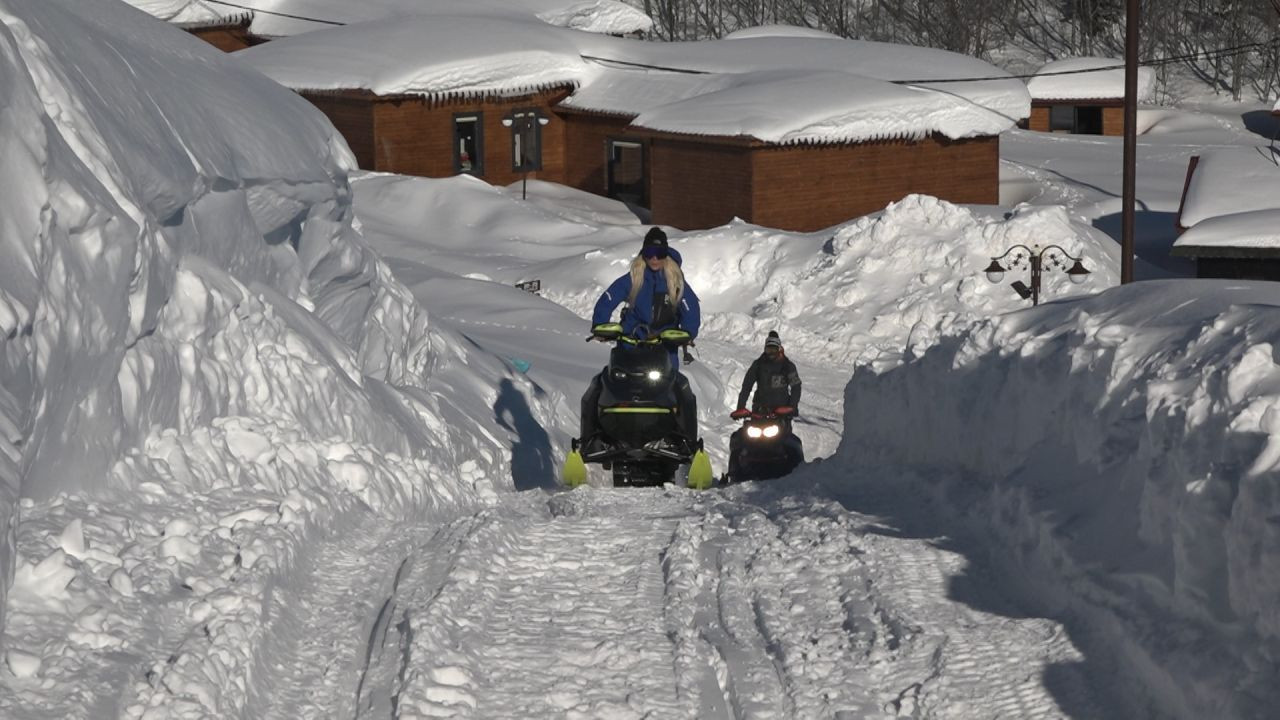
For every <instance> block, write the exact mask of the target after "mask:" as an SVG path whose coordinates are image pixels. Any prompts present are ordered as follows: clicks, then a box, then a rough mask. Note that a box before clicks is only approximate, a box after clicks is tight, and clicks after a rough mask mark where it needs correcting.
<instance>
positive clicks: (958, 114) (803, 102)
mask: <svg viewBox="0 0 1280 720" xmlns="http://www.w3.org/2000/svg"><path fill="white" fill-rule="evenodd" d="M713 77H716V78H717V79H720V80H723V81H725V82H724V84H725V87H723V88H720V89H716V90H710V91H708V92H704V93H701V94H697V95H694V96H693V97H690V98H687V99H684V100H680V101H677V102H673V103H670V104H666V105H662V106H659V107H655V108H653V109H652V110H648V111H645V112H642V113H640V114H639V116H637V117H636V118H635V120H633V121H632V124H633V125H636V126H639V127H644V128H649V129H652V130H663V131H667V132H677V133H690V134H696V135H731V136H735V135H744V136H750V137H754V138H759V139H760V140H764V141H767V142H773V143H779V144H790V143H804V142H831V141H833V140H860V141H865V140H882V139H888V138H902V137H911V138H918V137H922V136H925V135H928V134H929V133H930V132H931V131H941V132H945V134H947V135H949V136H952V137H967V136H974V135H996V134H999V133H1000V132H1001V131H1003V130H1005V129H1007V127H1008V125H1007V123H1005V122H1004V120H1003V119H1002V118H1001V117H1000V116H999V115H996V114H995V113H992V112H990V111H988V110H986V109H984V108H981V107H977V106H975V105H973V104H972V103H967V102H965V101H964V100H962V99H958V98H955V97H952V96H950V95H946V94H943V93H938V92H934V91H932V90H923V89H919V88H913V87H908V86H905V85H894V84H892V83H886V82H883V81H881V80H874V79H871V78H866V77H862V76H859V75H851V74H849V73H842V72H832V71H804V70H777V71H772V72H755V73H745V74H741V75H717V76H713ZM851 99H853V101H852V102H851ZM944 128H945V130H943V129H944Z"/></svg>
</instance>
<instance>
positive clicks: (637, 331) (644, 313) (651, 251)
mask: <svg viewBox="0 0 1280 720" xmlns="http://www.w3.org/2000/svg"><path fill="white" fill-rule="evenodd" d="M680 262H681V259H680V255H679V253H677V252H676V251H675V250H672V249H671V248H670V247H669V246H668V244H667V236H666V233H664V232H663V231H662V230H661V229H660V228H656V227H655V228H651V229H650V230H649V232H648V234H646V235H645V238H644V243H643V245H642V246H641V248H640V252H639V254H638V255H637V256H636V258H635V259H634V260H633V261H632V263H631V268H630V270H629V272H627V274H625V275H622V276H621V277H619V278H618V279H617V280H615V281H614V282H613V284H611V285H610V286H609V287H608V289H606V290H605V291H604V293H602V294H601V296H600V299H599V300H598V301H597V302H596V306H595V312H594V313H593V315H592V328H591V331H592V336H593V338H595V339H599V340H619V341H620V342H619V348H616V349H615V353H616V352H650V353H651V352H655V349H654V345H653V343H654V342H657V341H658V339H659V338H661V339H662V345H663V346H664V349H665V352H666V353H667V354H668V359H669V362H670V373H669V374H670V379H671V381H672V387H671V390H672V392H673V393H674V398H675V407H674V416H675V420H676V421H677V423H678V425H677V428H676V429H677V431H678V434H679V435H680V436H681V438H680V440H681V442H679V443H678V444H679V445H680V447H681V448H682V449H681V450H680V454H681V455H685V454H692V453H693V452H694V450H695V449H696V446H697V443H698V416H697V400H696V398H695V397H694V395H693V391H692V389H691V388H690V387H689V380H688V378H686V377H685V376H684V375H683V374H682V373H680V371H679V370H680V358H679V346H680V345H681V344H683V343H688V342H689V341H692V339H693V338H694V337H696V335H697V333H698V327H699V324H700V320H701V317H700V311H699V307H698V296H697V294H696V293H694V291H693V289H692V288H690V287H689V286H688V284H687V283H686V282H685V279H684V273H683V272H682V271H681V268H680ZM624 302H625V303H626V306H625V308H624V309H623V311H622V317H621V322H620V323H614V322H611V319H612V317H613V312H614V310H615V309H616V308H617V307H618V306H619V305H621V304H623V303H624ZM664 331H665V332H664ZM679 331H682V332H679ZM673 333H674V334H675V335H679V336H680V340H678V341H674V342H673V341H671V340H670V336H672V335H673ZM623 359H625V356H616V357H615V356H613V355H611V361H610V362H611V365H612V364H614V363H615V361H622V360H623ZM606 370H608V368H606ZM653 372H654V373H655V374H657V375H658V376H660V377H663V379H664V380H665V379H666V377H665V376H667V373H666V372H658V371H657V370H654V371H653ZM622 374H623V375H625V372H623V373H622ZM602 375H603V373H601V374H598V375H596V376H595V377H594V378H592V380H591V384H590V385H589V386H588V387H587V391H586V393H585V394H584V395H583V397H582V420H581V423H582V424H581V435H580V436H579V438H578V441H577V442H576V443H575V449H576V448H578V447H581V448H582V454H583V456H584V457H585V458H586V459H587V460H588V461H592V458H594V457H606V455H604V454H603V453H606V452H607V451H608V450H609V448H610V444H611V443H613V444H617V443H618V442H619V441H623V440H625V439H626V438H613V437H610V436H609V434H608V433H607V432H605V430H606V429H605V428H602V427H601V414H602V413H605V412H616V411H615V410H608V409H602V408H601V394H602V392H603V391H604V389H605V387H604V386H605V383H604V379H603V377H602ZM668 412H669V411H668ZM668 421H669V420H668ZM633 449H634V448H633ZM601 462H609V461H606V460H602V461H601ZM616 477H617V469H616V468H615V478H616Z"/></svg>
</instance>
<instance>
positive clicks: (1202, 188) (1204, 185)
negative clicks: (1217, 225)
mask: <svg viewBox="0 0 1280 720" xmlns="http://www.w3.org/2000/svg"><path fill="white" fill-rule="evenodd" d="M1272 208H1280V154H1277V153H1276V152H1275V151H1273V150H1270V149H1268V148H1263V147H1231V148H1220V149H1217V150H1213V151H1211V152H1206V153H1205V154H1204V155H1202V156H1201V157H1200V160H1199V162H1198V163H1197V165H1196V170H1195V172H1194V173H1193V174H1192V175H1191V182H1190V183H1188V184H1187V192H1186V196H1185V198H1184V199H1183V203H1182V217H1181V219H1180V222H1181V224H1182V226H1183V227H1186V228H1190V227H1194V226H1195V225H1197V224H1199V223H1201V222H1203V221H1205V220H1208V219H1209V218H1214V217H1220V216H1223V215H1232V214H1235V213H1242V212H1250V211H1253V210H1269V209H1272Z"/></svg>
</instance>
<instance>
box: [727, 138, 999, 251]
mask: <svg viewBox="0 0 1280 720" xmlns="http://www.w3.org/2000/svg"><path fill="white" fill-rule="evenodd" d="M751 154H752V168H753V176H754V179H753V182H754V194H753V199H752V214H751V215H750V216H749V219H750V220H751V222H753V223H756V224H758V225H765V226H767V227H773V228H780V229H783V230H798V231H806V232H807V231H812V230H821V229H822V228H825V227H830V226H832V225H835V224H837V223H841V222H845V221H847V220H849V219H851V218H855V217H858V216H860V215H866V214H867V213H872V212H876V211H878V210H882V209H884V207H885V206H886V205H888V204H889V203H892V202H896V201H898V200H901V199H902V198H904V197H906V196H907V195H910V194H913V193H921V194H925V195H933V196H934V197H938V198H941V199H943V200H948V201H950V202H955V203H974V204H985V205H994V204H996V203H998V202H999V201H1000V138H999V137H997V136H991V137H982V138H972V139H967V140H948V139H946V138H945V137H941V136H935V137H931V138H926V139H924V140H894V141H883V142H869V143H858V144H856V145H825V146H800V147H796V146H788V147H764V148H759V149H756V150H753V151H752V153H751Z"/></svg>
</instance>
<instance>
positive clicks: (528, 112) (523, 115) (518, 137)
mask: <svg viewBox="0 0 1280 720" xmlns="http://www.w3.org/2000/svg"><path fill="white" fill-rule="evenodd" d="M545 123H546V120H545V119H544V118H543V117H542V116H541V115H540V114H539V113H538V111H537V110H536V109H524V110H516V111H515V112H513V113H511V117H510V127H511V169H512V170H514V171H516V172H528V171H530V170H541V169H542V126H543V125H544V124H545ZM503 124H506V122H505V121H504V123H503Z"/></svg>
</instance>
